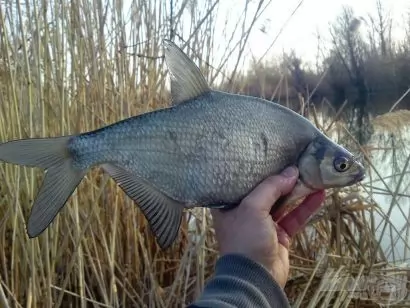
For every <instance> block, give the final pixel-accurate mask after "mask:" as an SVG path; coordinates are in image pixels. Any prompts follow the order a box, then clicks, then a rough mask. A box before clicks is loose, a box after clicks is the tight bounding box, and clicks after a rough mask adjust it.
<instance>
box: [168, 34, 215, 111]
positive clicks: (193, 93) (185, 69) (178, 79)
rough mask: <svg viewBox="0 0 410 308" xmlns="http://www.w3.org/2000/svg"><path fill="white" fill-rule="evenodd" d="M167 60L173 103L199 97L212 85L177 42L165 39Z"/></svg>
mask: <svg viewBox="0 0 410 308" xmlns="http://www.w3.org/2000/svg"><path fill="white" fill-rule="evenodd" d="M163 44H164V48H165V61H166V62H167V66H168V69H169V72H170V75H171V96H172V104H173V105H176V104H179V103H181V102H184V101H186V100H189V99H193V98H195V97H198V96H200V95H202V94H204V93H206V92H208V91H210V90H211V89H210V87H209V85H208V83H207V82H206V80H205V77H204V75H202V73H201V71H200V70H199V68H198V66H196V65H195V63H194V62H193V61H192V60H191V59H190V58H188V56H187V55H186V54H185V53H184V52H183V51H182V50H181V49H180V48H179V47H178V46H176V45H175V43H173V42H171V41H169V40H164V41H163Z"/></svg>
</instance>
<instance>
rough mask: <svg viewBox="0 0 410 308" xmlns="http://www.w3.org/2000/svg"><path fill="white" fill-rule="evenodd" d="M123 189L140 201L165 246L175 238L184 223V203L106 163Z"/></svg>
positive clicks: (104, 166) (109, 172)
mask: <svg viewBox="0 0 410 308" xmlns="http://www.w3.org/2000/svg"><path fill="white" fill-rule="evenodd" d="M102 167H103V168H104V170H105V171H107V172H108V174H109V175H110V176H111V177H112V178H113V179H114V180H115V182H116V183H117V184H118V185H119V186H120V187H121V189H122V190H123V191H124V192H125V193H126V194H127V195H128V197H130V198H131V199H132V200H133V201H134V202H136V203H137V204H138V205H139V206H140V208H141V211H142V212H143V213H144V216H145V218H146V219H147V220H148V223H149V225H150V228H151V231H152V232H153V234H154V236H155V237H156V238H157V242H158V244H159V246H160V247H161V248H162V249H166V248H168V247H169V246H171V245H172V243H173V242H174V241H175V239H176V237H177V235H178V231H179V227H180V225H181V220H182V213H183V209H184V206H183V204H182V203H180V202H178V201H175V200H173V199H171V198H170V197H168V196H166V195H165V194H163V193H162V192H161V191H159V190H158V189H157V188H155V187H153V186H152V185H150V184H149V183H147V182H146V181H144V180H143V179H141V178H139V177H136V176H135V175H133V174H130V173H129V172H127V171H126V170H124V169H122V168H119V167H117V166H115V165H112V164H104V165H102Z"/></svg>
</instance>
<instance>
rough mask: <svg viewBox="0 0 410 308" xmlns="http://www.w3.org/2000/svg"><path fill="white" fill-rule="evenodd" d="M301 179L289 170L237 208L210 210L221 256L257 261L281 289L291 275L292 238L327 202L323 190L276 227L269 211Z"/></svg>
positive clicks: (265, 184) (269, 180)
mask: <svg viewBox="0 0 410 308" xmlns="http://www.w3.org/2000/svg"><path fill="white" fill-rule="evenodd" d="M298 176H299V172H298V170H297V169H296V168H293V167H292V168H287V169H286V170H284V172H282V173H281V174H280V175H276V176H272V177H269V178H267V179H266V180H264V181H263V182H262V183H260V184H259V185H258V186H257V187H256V188H255V189H254V190H253V191H252V192H251V193H250V194H249V195H248V196H247V197H245V198H244V199H243V200H242V202H241V204H240V205H239V206H237V207H236V208H234V209H232V210H229V211H220V210H217V209H213V210H211V213H212V216H213V221H214V228H215V233H216V238H217V241H218V244H219V250H220V254H221V255H225V254H231V253H236V254H242V255H244V256H246V257H248V258H250V259H252V260H254V261H255V262H258V263H259V264H261V265H263V266H264V267H265V268H266V269H267V270H268V271H269V272H270V273H271V275H272V276H273V278H274V279H275V280H276V281H277V282H278V283H279V285H280V286H281V287H282V288H283V287H284V286H285V284H286V281H287V278H288V275H289V251H288V249H289V244H290V238H291V237H292V236H293V235H295V234H296V233H297V232H298V231H299V230H300V229H302V228H303V227H304V226H305V224H306V223H307V221H308V220H309V218H310V217H311V216H312V215H313V214H314V213H315V212H316V211H317V210H318V209H319V208H320V205H321V203H322V202H323V200H324V191H319V192H316V193H314V194H311V195H310V196H308V197H307V198H306V199H305V200H304V201H303V202H302V203H301V204H300V205H299V206H298V207H297V208H295V209H294V210H293V211H291V212H290V213H289V214H287V215H286V216H285V217H284V218H282V219H281V220H280V223H279V225H278V224H276V223H275V222H274V220H273V218H272V216H271V214H270V210H271V208H272V206H273V205H274V204H275V202H276V201H277V200H278V199H279V198H280V197H281V196H284V195H287V194H289V193H290V192H291V191H292V189H293V187H294V186H295V184H296V181H297V179H298Z"/></svg>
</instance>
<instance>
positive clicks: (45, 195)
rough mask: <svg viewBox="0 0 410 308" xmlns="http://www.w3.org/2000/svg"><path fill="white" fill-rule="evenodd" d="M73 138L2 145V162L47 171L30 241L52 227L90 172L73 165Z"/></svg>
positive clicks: (32, 218) (32, 215)
mask: <svg viewBox="0 0 410 308" xmlns="http://www.w3.org/2000/svg"><path fill="white" fill-rule="evenodd" d="M70 138H72V137H71V136H63V137H55V138H42V139H36V138H33V139H21V140H14V141H10V142H6V143H3V144H0V160H2V161H5V162H8V163H12V164H18V165H23V166H28V167H39V168H42V169H45V170H46V173H45V177H44V180H43V183H42V185H41V187H40V190H39V193H38V195H37V197H36V200H35V201H34V204H33V207H32V209H31V213H30V217H29V219H28V223H27V233H28V235H29V237H30V238H33V237H36V236H38V235H40V234H41V233H42V232H43V231H44V230H45V229H46V228H47V227H48V226H49V225H50V223H51V222H52V221H53V219H54V218H55V216H56V215H57V214H58V212H59V211H60V210H61V209H62V208H63V206H64V205H65V203H66V201H67V200H68V198H69V197H70V196H71V194H72V193H73V192H74V190H75V189H76V188H77V186H78V185H79V184H80V182H81V180H82V179H83V177H84V176H85V173H86V172H87V170H81V169H78V168H76V167H75V166H74V165H73V162H74V159H73V157H72V155H71V154H70V152H69V151H68V147H67V145H68V142H69V140H70Z"/></svg>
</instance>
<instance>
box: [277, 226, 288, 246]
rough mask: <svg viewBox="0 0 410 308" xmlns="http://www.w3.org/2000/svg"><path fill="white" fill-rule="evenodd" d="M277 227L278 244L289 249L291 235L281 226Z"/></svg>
mask: <svg viewBox="0 0 410 308" xmlns="http://www.w3.org/2000/svg"><path fill="white" fill-rule="evenodd" d="M275 225H276V228H275V229H276V234H277V238H278V242H279V243H280V244H281V245H282V246H283V247H285V248H286V249H289V246H290V239H289V235H288V234H287V233H286V231H285V230H284V229H283V228H282V227H281V226H280V225H277V224H275Z"/></svg>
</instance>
